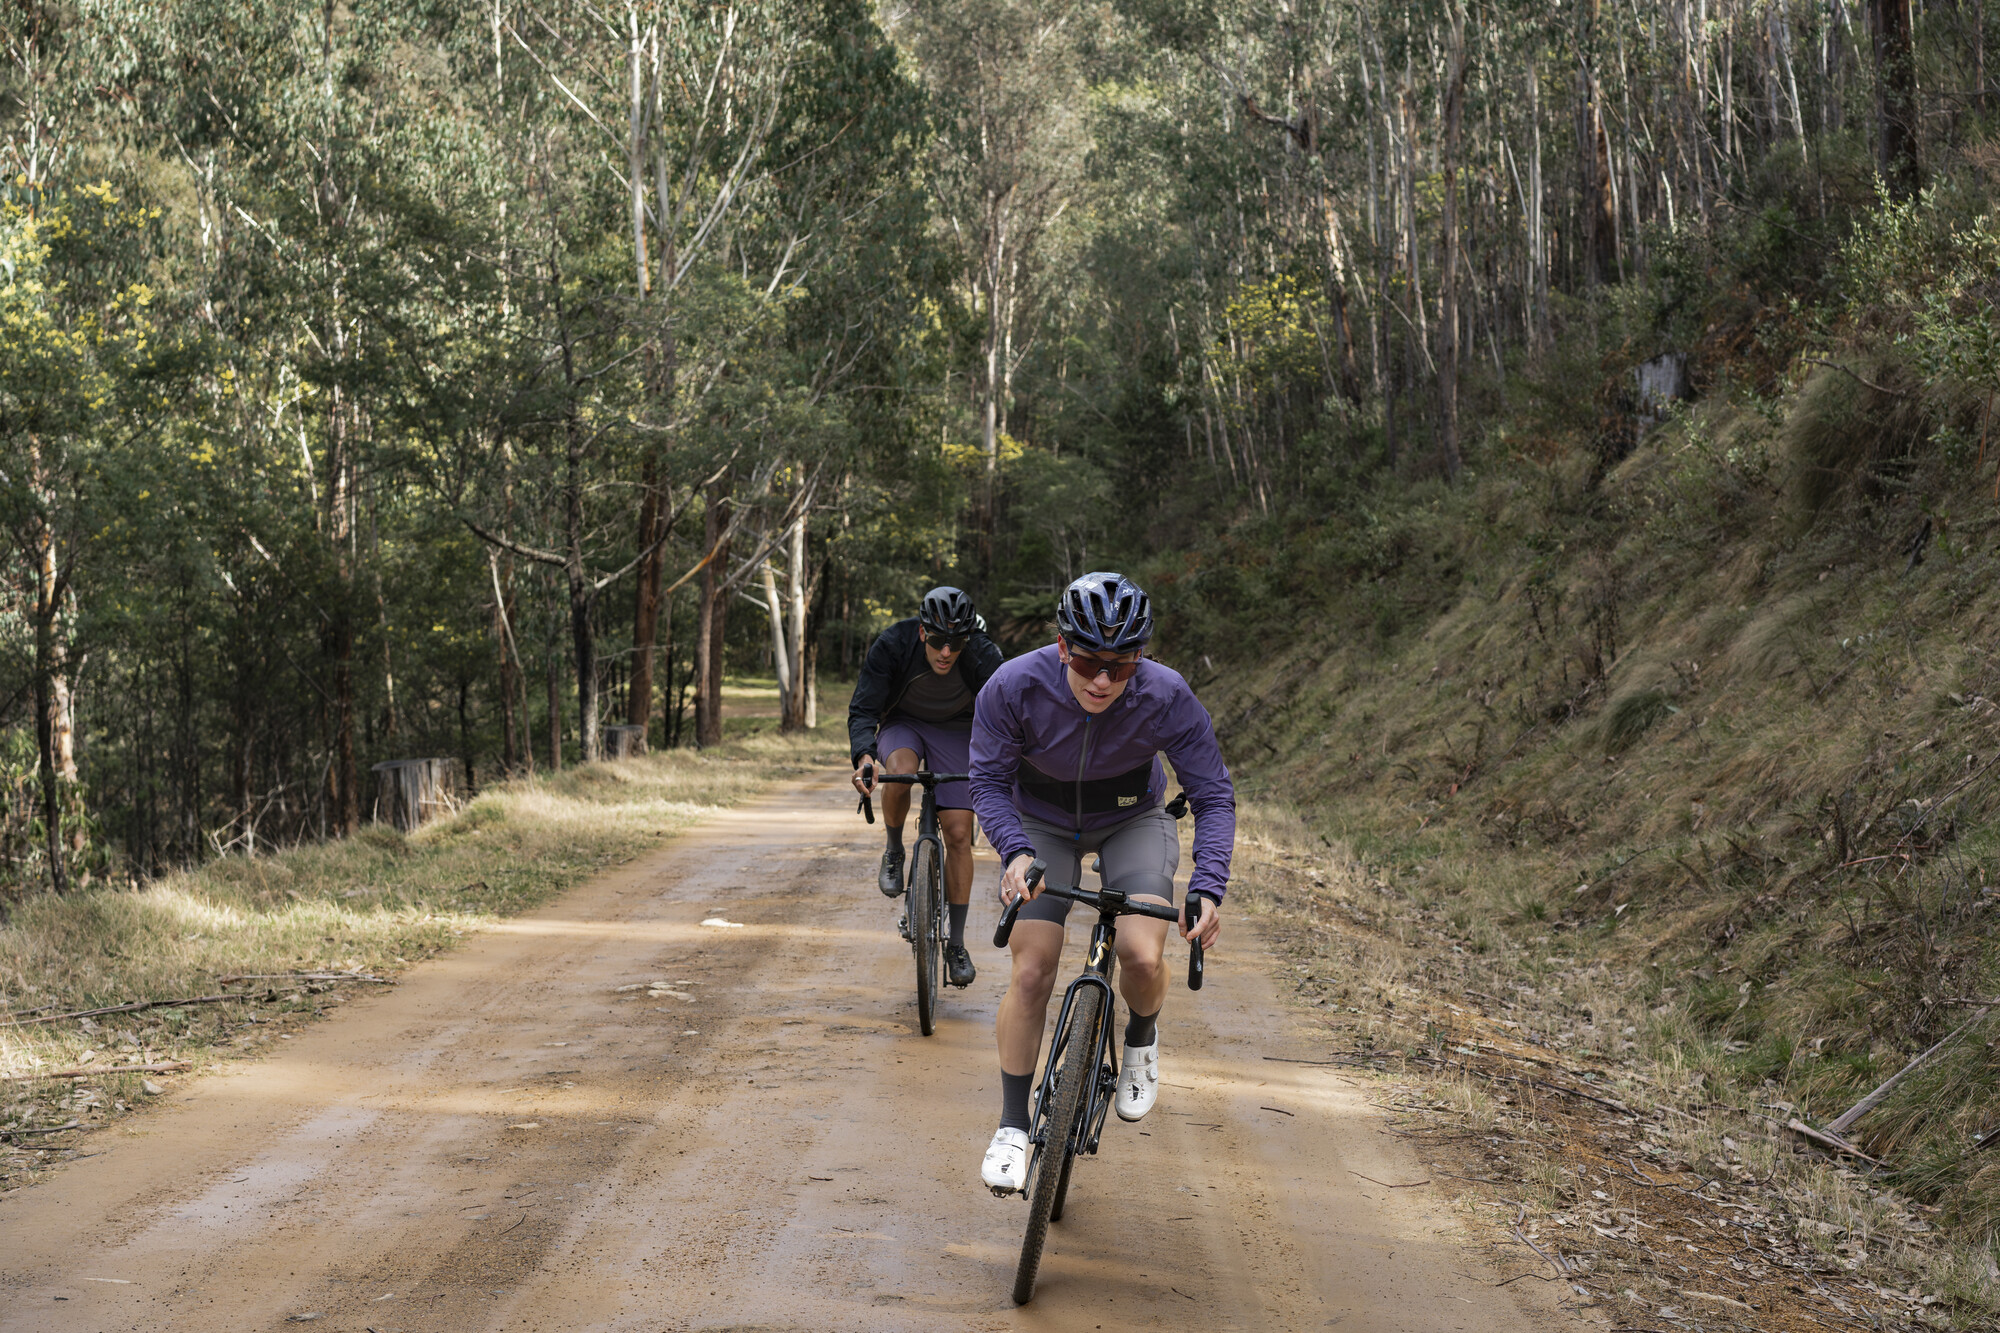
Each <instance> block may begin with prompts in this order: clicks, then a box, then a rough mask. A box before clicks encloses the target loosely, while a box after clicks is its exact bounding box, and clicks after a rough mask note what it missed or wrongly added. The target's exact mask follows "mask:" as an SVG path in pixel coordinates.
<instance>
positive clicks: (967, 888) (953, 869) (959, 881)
mask: <svg viewBox="0 0 2000 1333" xmlns="http://www.w3.org/2000/svg"><path fill="white" fill-rule="evenodd" d="M903 753H905V754H907V753H909V752H908V751H907V750H906V751H904V752H903ZM884 808H885V809H886V808H887V803H886V802H885V803H884ZM938 831H939V832H940V833H942V834H943V835H944V896H945V899H946V901H948V902H954V903H968V902H971V901H972V811H970V810H940V811H938Z"/></svg>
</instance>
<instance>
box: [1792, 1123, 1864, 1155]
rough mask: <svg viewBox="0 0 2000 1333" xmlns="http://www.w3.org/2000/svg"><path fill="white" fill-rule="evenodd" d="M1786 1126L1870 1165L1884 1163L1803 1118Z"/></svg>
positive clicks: (1820, 1143) (1824, 1146)
mask: <svg viewBox="0 0 2000 1333" xmlns="http://www.w3.org/2000/svg"><path fill="white" fill-rule="evenodd" d="M1785 1128H1786V1129H1788V1130H1790V1131H1791V1132H1792V1133H1794V1134H1796V1135H1798V1136H1799V1137H1800V1138H1802V1139H1808V1140H1810V1141H1811V1142H1813V1143H1817V1144H1818V1145H1819V1146H1820V1147H1822V1148H1830V1149H1832V1150H1833V1151H1834V1152H1837V1153H1841V1154H1844V1155H1845V1156H1848V1157H1856V1158H1859V1159H1860V1160H1862V1161H1864V1162H1866V1163H1868V1164H1869V1165H1870V1166H1881V1165H1883V1163H1882V1162H1880V1161H1878V1160H1877V1159H1875V1158H1873V1157H1870V1156H1869V1155H1868V1154H1867V1153H1865V1152H1863V1151H1861V1149H1859V1148H1857V1147H1855V1146H1854V1145H1853V1144H1851V1143H1849V1142H1848V1141H1847V1140H1846V1139H1843V1138H1842V1137H1840V1135H1838V1134H1834V1133H1830V1132H1828V1130H1821V1129H1814V1128H1813V1127H1812V1126H1811V1125H1808V1124H1807V1123H1806V1122H1805V1121H1803V1120H1793V1121H1789V1122H1787V1123H1786V1125H1785Z"/></svg>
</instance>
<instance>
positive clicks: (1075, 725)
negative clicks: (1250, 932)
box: [972, 644, 1236, 899]
mask: <svg viewBox="0 0 2000 1333" xmlns="http://www.w3.org/2000/svg"><path fill="white" fill-rule="evenodd" d="M1068 670H1069V669H1068V668H1067V667H1065V666H1064V665H1063V664H1062V658H1061V656H1060V655H1059V654H1058V653H1057V651H1056V647H1055V645H1054V644H1050V645H1049V646H1048V647H1046V648H1039V649H1037V650H1035V651H1034V652H1031V653H1024V654H1023V655H1021V656H1020V657H1016V658H1014V659H1012V660H1011V661H1009V662H1007V663H1006V664H1004V665H1003V666H1001V667H1000V669H999V670H997V671H995V672H994V673H993V676H992V678H991V679H990V680H988V681H987V682H986V687H985V688H984V689H982V690H980V692H979V699H978V702H977V704H976V705H975V706H974V711H973V721H972V806H973V809H974V810H976V811H977V812H978V814H979V823H980V826H981V827H982V828H984V829H985V830H986V836H987V838H988V840H990V841H991V842H992V844H993V846H994V848H995V849H996V850H998V851H999V853H1000V859H1001V861H1002V862H1003V863H1005V862H1008V861H1011V860H1013V859H1014V857H1015V856H1016V855H1018V854H1019V853H1022V852H1029V853H1032V852H1033V851H1034V844H1033V843H1031V842H1029V841H1028V837H1027V834H1026V833H1025V832H1024V831H1023V830H1022V828H1021V820H1020V816H1021V815H1023V814H1027V815H1033V816H1034V817H1035V818H1036V819H1040V820H1044V821H1046V822H1048V823H1051V824H1054V825H1056V826H1057V827H1059V828H1069V829H1076V830H1078V831H1082V830H1085V829H1098V828H1106V827H1109V826H1110V825H1113V824H1118V823H1122V822H1124V821H1125V820H1128V819H1130V818H1132V817H1133V816H1134V815H1137V814H1142V813H1144V812H1145V811H1147V810H1150V809H1152V808H1153V807H1155V806H1157V805H1159V804H1160V802H1161V801H1162V800H1163V799H1164V797H1165V795H1166V785H1167V783H1166V774H1165V772H1164V770H1162V768H1161V767H1160V759H1159V756H1160V754H1161V753H1162V752H1164V753H1165V754H1166V756H1167V758H1168V759H1170V760H1172V761H1173V765H1174V775H1175V776H1176V777H1177V778H1178V779H1179V780H1180V783H1181V786H1182V787H1183V788H1185V789H1186V790H1187V794H1188V799H1189V804H1191V805H1192V806H1193V807H1194V877H1193V879H1192V880H1191V881H1190V882H1189V884H1188V888H1189V890H1190V891H1191V892H1194V893H1206V894H1209V895H1210V896H1212V897H1215V898H1218V899H1219V898H1221V897H1222V893H1223V889H1224V887H1225V886H1226V885H1227V884H1228V883H1229V857H1230V852H1231V851H1232V850H1233V848H1234V847H1235V843H1236V788H1235V786H1234V784H1232V783H1231V782H1230V780H1229V769H1228V766H1227V765H1225V764H1224V763H1223V762H1222V751H1221V749H1220V748H1218V747H1217V745H1216V743H1215V724H1214V722H1213V721H1211V720H1210V719H1209V716H1208V710H1207V709H1205V708H1203V707H1202V706H1201V703H1200V701H1199V700H1197V699H1196V698H1195V697H1194V691H1192V690H1190V689H1189V688H1188V683H1187V682H1186V681H1185V680H1183V679H1181V675H1180V673H1179V672H1178V671H1175V670H1174V669H1173V668H1171V667H1165V666H1161V665H1160V664H1159V663H1158V662H1150V661H1146V662H1141V663H1140V664H1139V670H1138V671H1137V672H1136V673H1135V674H1134V675H1133V677H1132V680H1131V683H1130V684H1128V685H1127V686H1126V687H1125V692H1124V693H1123V694H1121V695H1119V696H1118V698H1117V699H1116V700H1114V701H1113V702H1112V704H1111V707H1109V708H1107V709H1105V710H1104V711H1103V712H1102V713H1097V714H1094V715H1093V714H1090V713H1086V712H1085V711H1084V710H1083V705H1082V704H1080V703H1078V702H1077V701H1076V695H1075V694H1073V693H1071V691H1070V688H1069V682H1068V681H1067V680H1066V679H1064V677H1065V675H1066V674H1067V672H1068Z"/></svg>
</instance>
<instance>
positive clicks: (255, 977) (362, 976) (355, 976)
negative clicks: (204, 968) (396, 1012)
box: [215, 972, 389, 986]
mask: <svg viewBox="0 0 2000 1333" xmlns="http://www.w3.org/2000/svg"><path fill="white" fill-rule="evenodd" d="M239 981H368V982H373V983H374V984H375V985H377V986H386V985H388V984H389V978H387V977H378V976H375V975H373V974H372V973H368V972H232V973H231V974H230V975H228V976H226V977H217V978H216V979H215V984H216V985H218V986H233V985H235V984H236V983H237V982H239Z"/></svg>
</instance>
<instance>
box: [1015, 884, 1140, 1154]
mask: <svg viewBox="0 0 2000 1333" xmlns="http://www.w3.org/2000/svg"><path fill="white" fill-rule="evenodd" d="M1117 943H1118V927H1117V926H1115V925H1114V924H1112V918H1110V917H1107V916H1104V915H1101V914H1100V915H1099V917H1098V919H1097V925H1096V926H1095V927H1094V928H1092V930H1091V932H1090V952H1089V953H1088V954H1086V955H1085V959H1086V961H1085V963H1084V967H1083V975H1082V976H1080V977H1078V978H1077V979H1076V980H1074V981H1072V982H1070V983H1069V986H1068V987H1067V988H1066V989H1065V990H1064V991H1063V1002H1062V1008H1061V1009H1060V1010H1058V1011H1057V1012H1056V1026H1055V1037H1054V1040H1052V1041H1051V1042H1050V1043H1049V1057H1048V1060H1047V1061H1046V1063H1045V1064H1044V1065H1043V1068H1042V1081H1041V1093H1040V1099H1039V1100H1040V1104H1041V1105H1043V1106H1047V1105H1049V1104H1050V1101H1051V1099H1052V1098H1053V1097H1054V1096H1055V1083H1056V1074H1057V1072H1058V1070H1059V1068H1060V1066H1061V1064H1062V1060H1061V1058H1060V1056H1061V1052H1062V1051H1063V1050H1064V1049H1065V1048H1066V1047H1067V1046H1068V1044H1069V1038H1070V1031H1069V1019H1070V1010H1071V1009H1072V1008H1073V1007H1074V1005H1075V1003H1076V996H1077V992H1078V991H1079V990H1081V989H1082V988H1084V987H1086V986H1091V987H1095V988H1096V989H1097V990H1099V991H1101V992H1103V995H1104V1003H1103V1004H1102V1005H1101V1006H1100V1007H1099V1009H1098V1013H1099V1014H1100V1015H1101V1016H1102V1019H1101V1021H1100V1022H1099V1023H1098V1025H1097V1058H1096V1059H1094V1060H1092V1061H1091V1062H1090V1064H1091V1068H1093V1069H1095V1070H1096V1071H1097V1079H1096V1081H1095V1082H1094V1083H1093V1084H1092V1086H1091V1087H1090V1089H1089V1090H1088V1093H1087V1096H1086V1100H1085V1102H1084V1110H1083V1114H1082V1115H1080V1116H1078V1117H1077V1121H1076V1138H1077V1142H1076V1151H1077V1152H1079V1153H1087V1154H1090V1155H1092V1156H1095V1155H1096V1153H1097V1145H1098V1143H1099V1141H1100V1140H1101V1139H1102V1138H1103V1135H1104V1119H1105V1116H1106V1114H1107V1113H1109V1111H1110V1110H1111V1095H1112V1093H1113V1092H1115V1091H1116V1090H1117V1087H1118V1057H1117V1054H1116V1053H1115V1052H1114V1051H1113V1050H1112V1047H1111V1032H1112V1029H1113V1027H1114V1026H1115V1023H1114V1021H1113V1019H1114V1016H1115V1014H1116V1005H1117V998H1118V997H1117V995H1116V993H1115V992H1113V990H1112V988H1111V967H1112V962H1113V960H1114V959H1115V958H1116V957H1117ZM1046 1135H1047V1130H1046V1128H1045V1127H1044V1122H1043V1118H1042V1117H1040V1116H1037V1117H1036V1118H1035V1125H1034V1134H1033V1135H1032V1136H1031V1137H1030V1139H1029V1142H1030V1143H1031V1144H1033V1145H1035V1146H1036V1147H1038V1148H1039V1147H1043V1146H1045V1139H1046Z"/></svg>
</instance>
